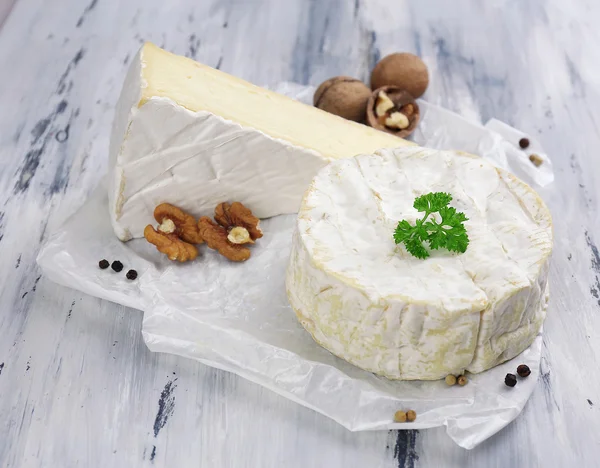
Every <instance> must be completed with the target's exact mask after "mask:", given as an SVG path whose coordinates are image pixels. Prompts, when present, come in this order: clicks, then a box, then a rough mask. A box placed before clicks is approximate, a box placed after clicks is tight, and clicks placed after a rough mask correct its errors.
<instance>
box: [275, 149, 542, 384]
mask: <svg viewBox="0 0 600 468" xmlns="http://www.w3.org/2000/svg"><path fill="white" fill-rule="evenodd" d="M429 192H449V193H450V194H451V195H452V197H453V201H452V202H451V206H453V207H455V208H456V209H457V210H458V211H462V212H464V213H465V214H466V216H467V217H468V218H469V220H468V221H466V222H465V226H466V228H467V232H468V235H469V238H470V244H469V246H468V248H467V251H466V252H465V253H464V254H455V253H451V252H448V251H445V250H436V251H432V252H431V256H430V257H429V258H427V259H425V260H420V259H418V258H415V257H413V256H411V255H410V254H409V253H408V252H407V251H406V250H405V248H404V247H403V246H402V245H396V244H395V243H394V240H393V232H394V229H395V227H396V225H397V223H398V222H399V221H400V220H402V219H406V220H407V221H409V222H410V223H411V224H413V225H414V223H415V220H416V219H420V218H421V217H422V215H423V214H422V213H418V212H417V211H416V210H415V209H414V208H413V202H414V200H415V198H416V197H418V196H420V195H423V194H426V193H429ZM551 250H552V224H551V217H550V213H549V211H548V209H547V208H546V206H545V205H544V203H543V201H542V200H541V199H540V198H539V196H538V195H537V194H536V193H535V192H534V191H533V190H532V189H531V188H530V187H529V186H527V185H526V184H525V183H523V182H521V181H520V180H518V179H517V178H515V177H514V176H512V175H510V174H508V173H507V172H505V171H503V170H500V169H496V168H495V167H493V166H492V165H491V164H490V163H489V162H486V161H485V160H483V159H481V158H478V157H475V156H470V155H466V154H461V153H456V152H445V151H437V150H429V149H424V148H416V147H408V148H398V149H395V150H382V151H378V152H377V153H376V154H374V155H368V156H366V155H365V156H357V157H355V158H350V159H344V160H340V161H335V162H333V163H332V164H330V165H328V166H327V167H325V168H324V169H322V170H321V171H320V172H319V173H318V175H317V176H316V177H315V179H314V180H313V181H312V184H311V185H310V188H309V189H308V191H307V192H306V194H305V196H304V199H303V203H302V206H301V209H300V211H299V214H298V223H297V230H296V232H295V234H294V238H293V247H292V253H291V259H290V263H289V267H288V271H287V278H286V285H287V293H288V297H289V300H290V303H291V305H292V307H293V309H294V311H295V312H296V314H297V316H298V318H299V320H300V322H301V323H302V325H303V326H304V327H305V328H306V329H307V330H308V331H309V332H310V333H311V334H312V336H313V337H314V339H315V340H316V341H317V342H318V343H319V344H321V345H322V346H324V347H325V348H327V349H328V350H330V351H331V352H332V353H333V354H335V355H337V356H339V357H341V358H343V359H345V360H347V361H349V362H351V363H353V364H355V365H356V366H358V367H361V368H363V369H365V370H368V371H371V372H375V373H377V374H381V375H383V376H386V377H388V378H390V379H403V380H404V379H405V380H413V379H422V380H433V379H441V378H444V377H445V376H446V375H448V374H455V375H456V374H459V373H462V372H463V371H464V370H468V371H470V372H481V371H484V370H486V369H489V368H490V367H493V366H495V365H497V364H500V363H502V362H504V361H506V360H508V359H511V358H512V357H514V356H516V355H517V354H519V353H521V352H522V351H523V350H524V349H526V348H527V347H528V346H529V345H530V344H531V343H532V341H533V340H534V338H535V336H536V335H537V333H538V332H539V330H540V327H541V325H542V322H543V320H544V317H545V315H546V308H547V301H548V295H547V278H548V265H549V260H550V254H551Z"/></svg>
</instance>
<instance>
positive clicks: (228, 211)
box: [215, 202, 263, 244]
mask: <svg viewBox="0 0 600 468" xmlns="http://www.w3.org/2000/svg"><path fill="white" fill-rule="evenodd" d="M215 221H216V222H217V223H219V224H220V225H221V226H223V227H224V228H225V229H227V230H228V231H229V235H230V236H229V237H230V239H229V240H230V241H231V242H232V243H234V244H246V243H251V244H254V241H255V240H256V239H260V238H261V237H262V236H263V233H262V231H261V229H260V220H259V219H258V218H257V217H256V216H254V215H253V214H252V211H250V210H249V209H248V208H246V207H245V206H244V205H242V204H241V203H240V202H234V203H232V204H231V205H230V204H229V203H227V202H225V203H220V204H219V205H217V207H216V208H215ZM236 228H241V229H236ZM234 230H235V232H234ZM243 230H246V231H247V234H248V235H246V234H245V233H244V231H243ZM232 232H233V234H232Z"/></svg>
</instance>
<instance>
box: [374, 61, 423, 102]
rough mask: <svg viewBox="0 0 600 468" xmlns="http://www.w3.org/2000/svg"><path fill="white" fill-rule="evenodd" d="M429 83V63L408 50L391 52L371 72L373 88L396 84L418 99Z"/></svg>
mask: <svg viewBox="0 0 600 468" xmlns="http://www.w3.org/2000/svg"><path fill="white" fill-rule="evenodd" d="M428 85H429V73H428V71H427V65H425V62H423V60H421V59H420V58H419V57H417V56H416V55H413V54H409V53H407V52H403V53H396V54H390V55H387V56H385V57H384V58H382V59H381V60H380V61H379V62H378V63H377V65H375V68H374V69H373V72H372V73H371V89H373V90H376V89H379V88H382V87H383V86H395V87H397V88H400V89H402V90H404V91H408V92H409V93H410V95H411V96H412V97H413V98H415V99H417V98H419V97H421V96H422V95H423V93H425V90H426V89H427V86H428Z"/></svg>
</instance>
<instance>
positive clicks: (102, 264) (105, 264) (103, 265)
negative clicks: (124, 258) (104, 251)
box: [98, 260, 110, 270]
mask: <svg viewBox="0 0 600 468" xmlns="http://www.w3.org/2000/svg"><path fill="white" fill-rule="evenodd" d="M98 266H99V267H100V268H101V269H103V270H106V269H107V268H108V267H109V266H110V263H108V260H100V261H99V262H98Z"/></svg>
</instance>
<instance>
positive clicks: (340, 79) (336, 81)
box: [313, 76, 371, 122]
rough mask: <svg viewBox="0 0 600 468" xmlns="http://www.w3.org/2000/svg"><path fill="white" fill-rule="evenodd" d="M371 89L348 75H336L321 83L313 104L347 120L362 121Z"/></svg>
mask: <svg viewBox="0 0 600 468" xmlns="http://www.w3.org/2000/svg"><path fill="white" fill-rule="evenodd" d="M370 96H371V90H370V89H369V88H368V87H367V85H365V84H364V83H363V82H362V81H360V80H357V79H356V78H351V77H349V76H336V77H335V78H330V79H329V80H327V81H324V82H323V83H321V85H320V86H319V87H318V88H317V91H316V92H315V96H314V101H313V102H314V105H315V107H318V108H319V109H322V110H324V111H327V112H329V113H331V114H335V115H339V116H340V117H343V118H345V119H348V120H354V121H355V122H363V121H364V120H365V111H366V109H367V101H368V100H369V97H370Z"/></svg>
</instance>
